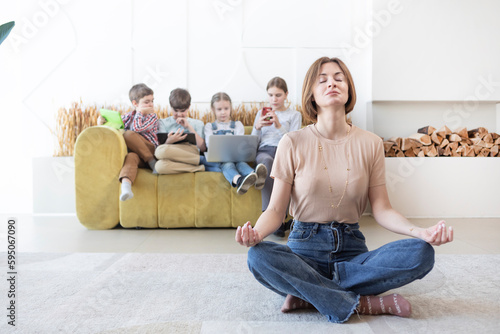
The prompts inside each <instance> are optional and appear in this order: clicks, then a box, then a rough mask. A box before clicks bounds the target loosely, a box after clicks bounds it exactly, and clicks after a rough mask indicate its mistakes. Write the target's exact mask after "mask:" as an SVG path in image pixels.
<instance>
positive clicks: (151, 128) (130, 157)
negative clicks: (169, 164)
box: [97, 83, 158, 201]
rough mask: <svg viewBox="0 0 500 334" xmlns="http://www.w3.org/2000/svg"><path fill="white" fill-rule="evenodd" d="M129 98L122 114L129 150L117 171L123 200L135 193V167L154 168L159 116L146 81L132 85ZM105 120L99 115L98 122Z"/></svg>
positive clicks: (151, 91) (124, 136)
mask: <svg viewBox="0 0 500 334" xmlns="http://www.w3.org/2000/svg"><path fill="white" fill-rule="evenodd" d="M129 98H130V101H131V102H132V105H133V106H134V110H133V111H131V112H129V113H127V114H124V115H122V121H123V124H124V127H125V132H124V134H123V138H124V139H125V143H126V144H127V149H128V152H129V153H128V154H127V155H126V156H125V162H124V163H123V167H122V169H121V171H120V176H119V177H118V179H119V180H120V182H121V184H122V185H121V194H120V200H121V201H126V200H128V199H131V198H132V197H134V194H133V192H132V184H133V183H134V181H135V178H136V176H137V168H138V167H141V168H143V167H148V166H149V168H151V169H152V170H153V173H157V172H156V170H155V164H156V158H155V156H154V152H155V149H156V146H158V138H157V136H156V133H157V132H158V116H156V114H155V113H154V108H153V101H154V93H153V90H152V89H151V88H149V87H148V86H146V85H145V84H142V83H141V84H137V85H134V86H133V87H132V88H131V89H130V91H129ZM105 122H106V120H105V119H104V117H102V116H99V118H98V120H97V124H98V125H102V124H104V123H105Z"/></svg>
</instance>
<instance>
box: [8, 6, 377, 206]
mask: <svg viewBox="0 0 500 334" xmlns="http://www.w3.org/2000/svg"><path fill="white" fill-rule="evenodd" d="M370 13H371V5H366V4H365V1H363V0H356V1H349V2H346V1H342V0H310V1H307V2H306V1H300V0H271V1H264V0H252V1H250V0H188V1H186V0H169V1H163V0H143V1H137V0H109V1H97V0H90V1H76V0H25V1H17V2H14V3H9V4H8V6H7V5H6V4H5V5H3V6H2V8H1V10H0V22H2V23H3V22H8V21H11V20H15V21H16V27H15V28H14V30H13V31H12V33H11V35H10V36H9V37H8V39H7V40H6V41H5V42H4V43H3V44H2V45H1V46H0V73H1V80H0V99H1V101H2V104H1V105H2V107H0V112H1V113H2V119H3V121H4V126H3V131H2V133H1V139H2V143H3V145H4V147H5V148H4V150H3V152H5V153H4V155H3V156H4V157H3V158H2V166H1V167H0V168H1V171H2V175H3V176H4V177H3V178H2V180H1V181H0V182H1V183H0V189H2V191H1V194H0V212H4V213H30V212H32V207H33V202H32V183H33V180H32V173H33V170H32V158H33V157H39V156H50V155H52V154H53V152H54V143H55V137H54V136H53V135H52V134H51V130H53V129H54V128H55V115H56V112H57V109H58V108H59V107H60V106H65V105H67V104H69V103H70V102H72V101H75V100H79V99H80V98H81V99H82V100H83V102H85V103H105V102H107V103H124V104H128V103H129V101H128V98H127V93H128V90H129V88H130V87H131V86H132V85H133V84H135V83H138V82H145V83H147V84H148V85H150V86H151V87H152V88H153V89H154V90H155V100H156V102H157V103H159V104H161V105H166V104H167V103H168V94H169V92H170V90H172V89H173V88H176V87H185V88H188V89H189V90H190V92H191V95H192V97H193V103H194V104H200V103H206V102H208V101H209V100H210V97H211V96H212V94H214V93H215V92H217V91H221V90H222V91H226V92H227V93H228V94H229V95H230V96H231V97H232V98H233V101H234V102H235V103H239V102H240V101H247V102H248V101H263V100H266V98H267V95H266V92H265V86H266V84H267V82H268V80H269V79H270V78H272V77H274V76H281V77H283V78H284V79H285V80H286V81H287V83H288V86H289V90H290V95H289V99H290V100H291V101H292V102H294V103H298V102H299V101H300V91H301V87H302V81H303V77H304V74H305V72H306V71H307V68H308V67H309V66H310V64H311V63H312V62H313V61H314V60H316V59H317V58H318V57H321V56H339V57H343V58H344V59H345V60H346V62H347V64H348V66H349V67H350V69H351V71H352V73H353V76H354V79H355V82H356V85H357V89H358V101H359V102H358V108H357V109H356V112H355V113H354V114H353V120H354V122H355V123H356V124H357V125H358V126H360V127H365V126H366V110H365V109H366V106H367V102H368V101H370V100H371V71H370V64H371V49H370V47H368V46H365V45H362V47H360V48H356V49H355V52H351V50H352V45H355V44H356V43H355V42H356V41H355V40H353V32H354V31H357V30H361V29H363V27H364V25H365V24H366V22H367V21H368V20H369V17H370ZM35 201H36V199H35Z"/></svg>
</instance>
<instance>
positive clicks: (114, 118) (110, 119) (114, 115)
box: [99, 109, 125, 129]
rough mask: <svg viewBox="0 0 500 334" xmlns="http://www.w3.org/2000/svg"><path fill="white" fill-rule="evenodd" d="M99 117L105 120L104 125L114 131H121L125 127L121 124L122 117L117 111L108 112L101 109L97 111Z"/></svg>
mask: <svg viewBox="0 0 500 334" xmlns="http://www.w3.org/2000/svg"><path fill="white" fill-rule="evenodd" d="M99 112H100V113H101V116H102V117H104V119H106V121H107V122H106V123H104V125H106V126H110V127H112V128H115V129H123V128H124V127H125V125H124V124H123V120H122V116H121V115H120V113H119V112H118V111H115V110H109V109H101V110H100V111H99Z"/></svg>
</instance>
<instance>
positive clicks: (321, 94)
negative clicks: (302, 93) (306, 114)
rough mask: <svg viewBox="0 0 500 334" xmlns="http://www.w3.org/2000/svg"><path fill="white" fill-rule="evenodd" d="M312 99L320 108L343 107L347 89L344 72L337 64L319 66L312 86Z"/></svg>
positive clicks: (346, 97) (347, 92) (347, 93)
mask: <svg viewBox="0 0 500 334" xmlns="http://www.w3.org/2000/svg"><path fill="white" fill-rule="evenodd" d="M313 97H314V101H315V102H316V105H317V106H318V107H320V108H328V107H331V106H345V104H346V103H347V100H348V99H349V87H348V86H347V81H346V77H345V75H344V72H342V70H341V69H340V67H339V65H338V64H337V63H333V62H332V63H326V64H323V65H322V66H321V69H320V71H319V75H318V77H317V78H316V84H315V85H314V89H313ZM318 111H319V110H318Z"/></svg>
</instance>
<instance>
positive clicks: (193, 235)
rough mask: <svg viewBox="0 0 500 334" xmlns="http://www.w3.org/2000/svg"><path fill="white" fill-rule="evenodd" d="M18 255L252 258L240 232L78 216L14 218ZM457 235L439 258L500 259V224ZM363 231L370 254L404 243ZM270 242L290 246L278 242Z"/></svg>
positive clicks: (371, 227) (459, 223) (459, 230)
mask: <svg viewBox="0 0 500 334" xmlns="http://www.w3.org/2000/svg"><path fill="white" fill-rule="evenodd" d="M0 217H1V219H2V222H3V223H2V224H1V226H4V227H3V228H2V230H0V241H1V244H2V245H5V246H3V247H2V248H4V249H0V251H2V252H3V251H6V250H7V243H6V241H7V227H6V225H7V224H6V223H7V218H10V217H6V216H0ZM14 217H15V218H16V220H17V223H16V235H15V237H16V247H17V250H18V252H20V253H22V252H63V253H74V252H123V253H126V252H139V253H146V252H151V253H246V252H247V249H246V248H245V247H242V246H240V245H238V244H237V243H236V242H235V241H234V232H235V230H234V229H140V230H137V229H123V228H115V229H112V230H103V231H95V230H87V229H86V228H85V227H84V226H82V225H81V224H80V223H79V222H78V219H77V218H76V216H31V215H21V216H17V217H16V216H14ZM412 221H414V223H415V224H417V225H419V226H431V225H433V224H435V223H436V222H437V220H435V219H412ZM447 224H448V225H451V226H453V228H454V230H455V240H454V242H452V243H450V244H447V245H443V246H440V247H436V252H437V253H438V254H498V253H500V242H499V240H500V218H492V219H485V218H481V219H448V220H447ZM360 225H361V230H362V232H363V233H364V234H365V237H366V239H367V244H368V248H369V249H374V248H376V247H379V246H381V245H383V244H385V243H387V242H390V241H393V240H397V239H400V238H404V236H400V235H396V234H394V233H392V232H389V231H387V230H385V229H384V228H382V227H380V226H379V225H377V223H376V222H375V221H374V219H373V218H372V217H369V216H363V217H362V219H361V221H360ZM268 240H271V241H277V242H283V243H284V242H285V239H284V238H283V239H281V238H277V237H275V236H270V237H268Z"/></svg>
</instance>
